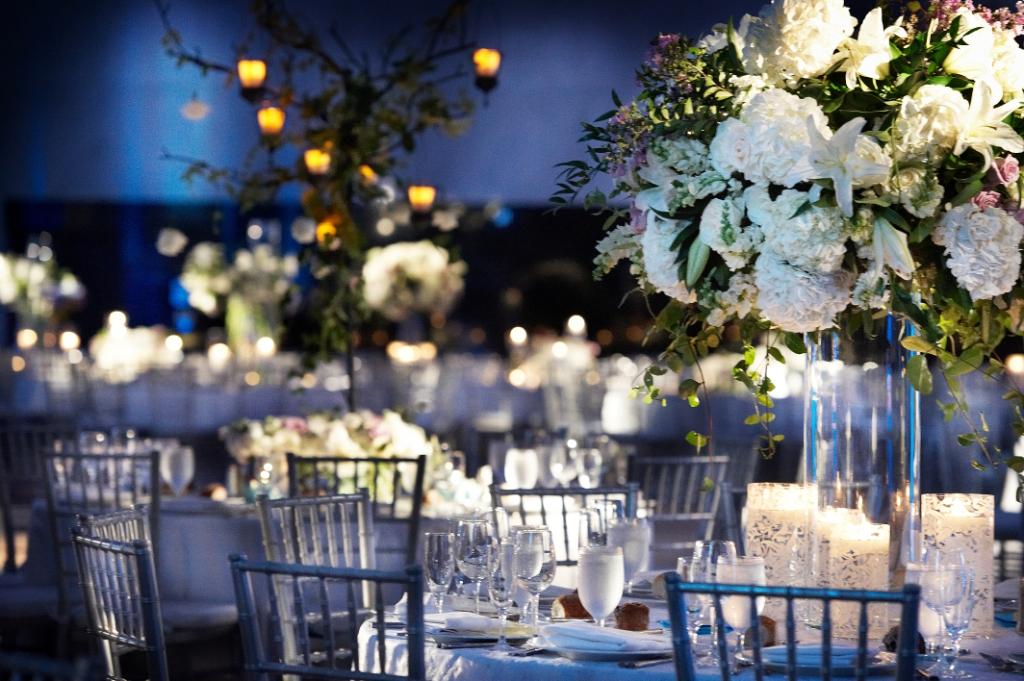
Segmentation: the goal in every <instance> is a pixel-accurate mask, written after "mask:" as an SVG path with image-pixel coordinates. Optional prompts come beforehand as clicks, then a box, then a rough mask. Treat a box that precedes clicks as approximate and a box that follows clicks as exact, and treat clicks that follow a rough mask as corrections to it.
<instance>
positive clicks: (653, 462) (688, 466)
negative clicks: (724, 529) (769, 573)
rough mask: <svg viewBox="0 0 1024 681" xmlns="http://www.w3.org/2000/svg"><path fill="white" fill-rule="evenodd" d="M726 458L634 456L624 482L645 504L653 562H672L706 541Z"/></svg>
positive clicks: (712, 524) (711, 533) (719, 495)
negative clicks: (632, 485) (636, 487)
mask: <svg viewBox="0 0 1024 681" xmlns="http://www.w3.org/2000/svg"><path fill="white" fill-rule="evenodd" d="M729 463H730V460H729V457H728V456H696V455H693V454H686V455H682V456H635V457H631V458H630V460H629V464H628V474H627V479H628V480H629V481H630V482H635V483H636V484H638V485H639V487H640V493H641V495H642V497H643V499H644V501H645V502H649V503H650V507H649V508H648V513H647V517H648V518H650V520H651V522H652V526H653V539H652V541H651V550H652V552H653V553H654V563H655V564H662V565H663V564H671V562H673V560H674V559H675V558H676V557H677V556H679V555H681V554H682V553H683V552H685V551H686V550H687V549H689V548H691V547H692V546H693V541H694V540H696V539H711V537H712V536H714V532H715V519H716V517H717V515H718V508H719V505H720V502H721V499H722V484H723V482H724V481H725V479H726V475H727V472H728V470H729Z"/></svg>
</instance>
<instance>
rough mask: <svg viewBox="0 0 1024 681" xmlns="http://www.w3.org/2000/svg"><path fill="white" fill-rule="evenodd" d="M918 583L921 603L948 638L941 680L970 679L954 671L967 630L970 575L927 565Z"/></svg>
mask: <svg viewBox="0 0 1024 681" xmlns="http://www.w3.org/2000/svg"><path fill="white" fill-rule="evenodd" d="M919 579H920V585H921V599H922V600H923V601H924V602H925V604H926V605H927V606H928V607H929V608H930V609H931V610H932V611H933V612H934V613H935V614H936V615H937V616H938V618H939V624H940V627H941V629H942V630H943V631H945V633H946V634H947V636H948V637H949V641H948V642H947V643H948V645H947V646H946V648H945V651H944V652H945V660H944V664H943V667H944V668H943V669H942V670H941V671H940V674H941V676H942V678H960V679H964V678H970V675H969V674H965V673H964V672H962V671H961V670H959V669H957V668H956V662H957V656H958V655H959V653H960V639H961V638H962V637H963V634H964V632H965V631H967V627H968V626H970V623H971V613H972V612H973V610H974V603H975V598H974V571H973V570H971V569H970V568H966V567H964V566H962V565H956V564H944V565H934V564H927V565H926V566H925V567H924V569H923V570H921V572H920V573H919Z"/></svg>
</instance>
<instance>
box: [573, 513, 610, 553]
mask: <svg viewBox="0 0 1024 681" xmlns="http://www.w3.org/2000/svg"><path fill="white" fill-rule="evenodd" d="M607 543H608V525H607V523H605V519H604V511H603V510H602V509H601V508H600V507H598V506H591V507H588V508H584V509H581V510H580V544H579V547H580V551H582V550H583V549H585V548H588V547H590V546H605V545H606V544H607Z"/></svg>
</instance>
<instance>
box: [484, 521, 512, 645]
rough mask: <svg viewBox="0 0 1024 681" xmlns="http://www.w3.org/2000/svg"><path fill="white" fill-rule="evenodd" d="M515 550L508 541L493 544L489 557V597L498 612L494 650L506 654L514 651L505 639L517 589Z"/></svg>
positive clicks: (489, 550)
mask: <svg viewBox="0 0 1024 681" xmlns="http://www.w3.org/2000/svg"><path fill="white" fill-rule="evenodd" d="M514 549H515V547H514V546H513V545H512V542H511V541H509V540H507V539H506V540H504V541H495V542H492V543H491V546H490V548H489V549H488V556H487V595H488V597H489V598H490V599H491V604H492V605H494V608H495V609H496V610H497V611H498V643H497V645H495V646H494V648H495V650H500V651H506V652H507V651H509V650H512V646H510V645H509V644H508V641H507V640H506V639H505V627H506V625H507V622H508V611H509V608H511V607H512V591H513V589H514V588H515V571H514V570H513V569H512V564H513V561H514Z"/></svg>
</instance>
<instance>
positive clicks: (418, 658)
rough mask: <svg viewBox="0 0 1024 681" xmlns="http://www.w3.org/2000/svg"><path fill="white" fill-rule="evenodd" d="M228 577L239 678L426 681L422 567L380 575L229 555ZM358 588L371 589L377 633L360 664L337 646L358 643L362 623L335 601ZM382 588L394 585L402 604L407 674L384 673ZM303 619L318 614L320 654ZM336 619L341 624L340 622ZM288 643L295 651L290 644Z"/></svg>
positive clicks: (252, 680) (351, 607)
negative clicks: (237, 631) (260, 605)
mask: <svg viewBox="0 0 1024 681" xmlns="http://www.w3.org/2000/svg"><path fill="white" fill-rule="evenodd" d="M231 571H232V575H233V577H234V584H235V598H236V600H237V604H238V622H239V626H240V628H241V631H242V650H243V656H244V658H245V673H246V678H247V679H249V680H250V681H263V679H268V678H272V677H274V678H283V677H286V676H287V675H295V676H296V677H301V678H311V679H352V680H360V681H368V680H371V679H379V680H380V681H399V680H400V679H401V680H405V679H416V680H420V681H425V679H426V672H425V660H424V631H423V570H422V568H421V567H419V566H414V565H410V566H409V567H407V568H406V569H405V570H404V571H396V572H385V571H381V570H363V569H358V568H334V567H320V566H313V565H295V564H293V563H276V562H258V561H249V560H247V559H246V558H245V556H238V555H234V556H231ZM363 583H366V584H369V585H370V590H371V592H372V593H373V602H372V603H373V614H372V619H373V621H374V626H375V627H376V631H377V634H378V635H377V645H376V647H375V650H373V651H370V652H369V654H368V655H367V659H366V660H361V659H360V656H359V655H351V654H350V653H349V651H348V650H343V651H342V652H341V653H340V654H339V653H338V645H337V642H338V641H339V640H353V641H354V640H358V629H359V626H360V624H361V622H360V618H359V616H358V613H357V611H356V607H355V603H354V601H353V600H351V599H349V600H348V603H347V604H346V605H341V604H340V602H339V601H338V600H337V599H336V597H335V595H336V594H338V593H349V594H352V593H355V592H357V591H361V590H362V584H363ZM311 585H312V586H311ZM386 585H398V586H400V587H401V588H402V590H403V591H404V592H405V594H406V598H407V603H408V623H407V627H406V629H407V636H406V638H405V641H406V645H407V651H408V653H407V673H406V674H405V675H401V674H399V673H398V672H397V670H393V669H391V670H389V664H388V651H387V647H386V641H385V639H386V637H385V636H384V632H386V631H387V627H386V625H385V619H384V616H385V610H386V606H385V601H384V595H383V594H384V587H385V586H386ZM264 598H266V600H267V609H268V613H267V616H261V612H260V611H259V610H258V609H257V607H256V606H257V602H258V601H262V600H263V599H264ZM346 611H347V612H346ZM309 613H316V614H317V616H318V619H319V621H320V622H323V623H326V626H325V627H324V629H323V631H322V632H321V634H320V635H321V637H322V640H323V644H324V645H323V646H322V648H318V647H316V646H315V645H314V642H313V641H312V640H311V637H310V636H309V634H308V632H309V631H310V626H309V625H310V622H309V619H308V618H309ZM342 613H344V614H347V617H338V615H340V614H342ZM336 622H343V623H344V624H343V627H344V630H343V631H339V630H338V629H337V628H336V625H335V623H336ZM289 641H290V642H292V643H293V645H289V644H288V643H287V642H289ZM364 667H365V668H364Z"/></svg>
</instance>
